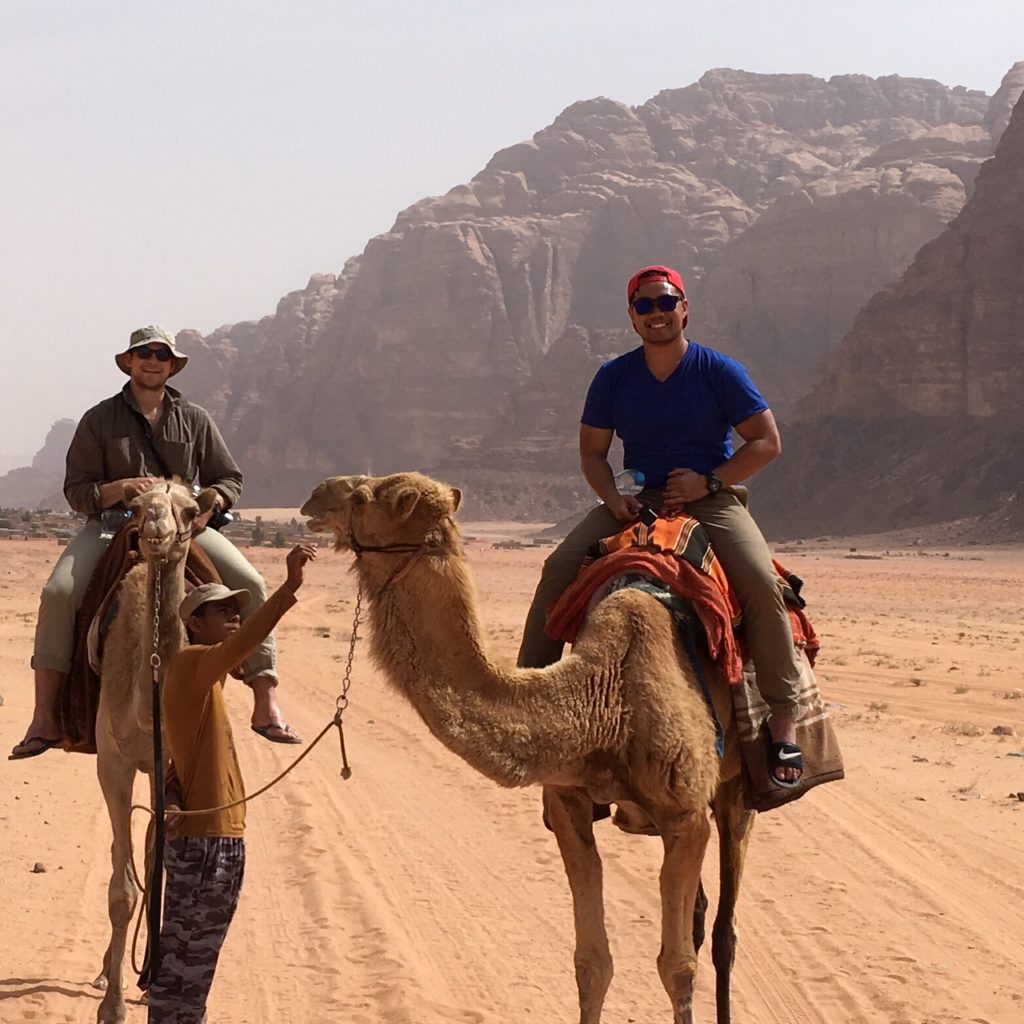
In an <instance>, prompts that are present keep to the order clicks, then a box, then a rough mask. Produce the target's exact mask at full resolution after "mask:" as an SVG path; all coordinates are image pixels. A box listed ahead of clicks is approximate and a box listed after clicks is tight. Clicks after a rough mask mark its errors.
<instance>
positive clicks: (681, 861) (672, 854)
mask: <svg viewBox="0 0 1024 1024" xmlns="http://www.w3.org/2000/svg"><path fill="white" fill-rule="evenodd" d="M652 817H654V820H655V822H656V823H657V825H658V829H659V831H660V832H661V835H662V840H663V842H664V844H665V860H664V862H663V863H662V866H661V951H660V952H659V953H658V973H659V974H660V975H661V982H662V984H663V985H664V986H665V991H666V992H668V996H669V999H671V1000H672V1013H673V1017H672V1020H673V1024H693V991H694V983H695V981H696V977H697V950H696V949H695V948H694V944H693V932H694V910H695V908H696V904H697V890H698V887H699V886H700V869H701V864H702V863H703V860H704V850H705V848H706V847H707V843H708V837H709V836H710V835H711V824H710V823H709V821H708V818H707V814H706V813H705V812H704V811H703V810H702V811H691V812H690V813H688V814H681V815H678V816H675V817H671V818H667V817H665V816H664V815H658V816H653V815H652Z"/></svg>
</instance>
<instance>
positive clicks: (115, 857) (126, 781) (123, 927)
mask: <svg viewBox="0 0 1024 1024" xmlns="http://www.w3.org/2000/svg"><path fill="white" fill-rule="evenodd" d="M96 767H97V773H98V775H99V779H100V787H101V788H102V790H103V798H104V799H105V800H106V802H107V812H108V813H109V815H110V825H111V830H112V832H113V842H112V843H111V846H110V860H111V868H112V870H111V874H110V885H109V887H108V889H107V910H108V912H109V915H110V945H109V946H108V947H107V952H106V955H105V956H104V958H103V964H104V971H105V974H106V978H107V986H106V989H107V990H106V994H105V995H104V996H103V1001H102V1002H101V1003H100V1006H99V1010H98V1011H97V1013H96V1020H97V1022H98V1024H124V1020H125V1014H126V1010H125V1004H124V978H123V977H122V974H121V971H122V966H123V963H124V950H125V945H126V942H127V938H128V929H129V927H130V925H131V920H132V914H133V913H134V911H135V904H136V901H137V899H138V892H137V890H136V888H135V882H134V881H133V879H132V876H131V868H130V866H129V863H128V862H129V859H130V857H131V840H132V837H131V803H132V789H133V784H134V781H135V767H134V765H132V766H126V765H124V764H122V763H120V762H117V761H115V762H114V763H111V759H110V758H109V757H106V756H104V754H103V752H100V754H99V756H98V757H97V759H96Z"/></svg>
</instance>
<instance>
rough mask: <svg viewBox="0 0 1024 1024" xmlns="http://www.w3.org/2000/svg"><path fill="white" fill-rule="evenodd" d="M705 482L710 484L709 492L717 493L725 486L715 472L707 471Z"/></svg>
mask: <svg viewBox="0 0 1024 1024" xmlns="http://www.w3.org/2000/svg"><path fill="white" fill-rule="evenodd" d="M704 483H706V484H707V485H708V494H717V493H718V492H719V491H720V490H721V489H722V488H723V487H724V486H725V484H723V483H722V481H721V480H719V479H718V477H717V476H715V474H714V473H705V474H704Z"/></svg>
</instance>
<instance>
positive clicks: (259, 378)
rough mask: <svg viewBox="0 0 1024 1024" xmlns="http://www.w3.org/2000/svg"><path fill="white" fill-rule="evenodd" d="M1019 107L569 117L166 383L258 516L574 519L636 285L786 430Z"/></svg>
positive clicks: (751, 103)
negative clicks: (722, 357) (379, 486)
mask: <svg viewBox="0 0 1024 1024" xmlns="http://www.w3.org/2000/svg"><path fill="white" fill-rule="evenodd" d="M1022 88H1024V63H1022V64H1019V65H1017V66H1016V67H1015V68H1014V69H1013V71H1011V73H1010V74H1009V75H1007V77H1006V79H1005V80H1004V82H1003V85H1002V87H1001V88H1000V90H999V91H998V92H997V94H996V95H995V96H994V97H992V98H991V99H990V98H989V97H987V96H986V95H984V94H983V93H981V92H977V91H971V90H967V89H963V88H960V87H957V88H948V87H946V86H944V85H941V84H940V83H938V82H933V81H926V80H920V79H905V78H900V77H897V76H889V77H885V78H878V79H872V78H868V77H866V76H859V75H843V76H836V77H834V78H831V79H829V80H827V81H826V80H824V79H819V78H815V77H812V76H808V75H755V74H749V73H746V72H742V71H732V70H716V71H710V72H708V73H707V74H706V75H704V76H703V77H702V78H701V79H700V81H699V82H696V83H694V84H692V85H689V86H687V87H685V88H681V89H671V90H666V91H664V92H661V93H659V94H658V95H657V96H655V97H653V98H652V99H650V100H648V101H647V102H646V103H644V104H641V105H640V106H637V107H630V106H627V105H625V104H622V103H618V102H615V101H613V100H609V99H604V98H599V99H593V100H586V101H583V102H580V103H576V104H573V105H572V106H570V107H569V108H567V109H566V110H565V111H563V112H562V113H561V114H560V115H559V116H558V117H557V118H556V119H555V120H554V122H553V123H552V124H551V125H549V126H548V127H546V128H544V129H543V130H541V131H539V132H538V133H537V134H536V135H534V137H533V138H532V139H530V140H528V141H526V142H521V143H518V144H516V145H514V146H511V147H509V148H508V149H504V150H502V151H500V152H499V153H497V154H496V155H495V156H494V157H493V158H492V159H491V161H490V162H489V163H488V164H487V166H486V167H485V168H483V169H482V170H481V171H480V173H479V174H477V175H476V176H475V177H474V178H473V180H472V181H470V182H468V183H466V184H464V185H459V186H456V187H455V188H453V189H452V190H451V191H450V192H448V193H447V194H446V195H444V196H440V197H433V198H428V199H424V200H422V201H421V202H419V203H417V204H415V205H414V206H412V207H410V208H409V209H407V210H404V211H403V212H401V213H400V214H399V215H398V217H397V219H396V221H395V224H394V225H393V227H392V229H391V230H390V231H389V232H386V233H385V234H383V235H380V236H377V237H376V238H373V239H371V240H370V241H369V242H368V244H367V246H366V248H365V250H364V252H363V253H362V254H361V255H360V256H358V257H356V258H354V259H352V260H350V261H349V262H348V263H347V264H346V265H345V266H344V268H343V269H342V271H341V272H340V273H339V274H337V275H334V274H323V275H317V276H315V277H313V278H312V279H311V280H310V282H309V284H308V285H307V287H306V288H305V289H303V290H300V291H296V292H293V293H291V294H290V295H287V296H285V298H283V299H282V300H281V301H280V303H279V304H278V307H277V310H276V311H275V313H274V314H273V315H272V316H268V317H265V318H264V319H262V320H260V321H258V322H247V323H240V324H234V325H228V326H225V327H222V328H220V329H219V330H217V331H215V332H214V333H213V334H211V335H209V336H207V337H205V338H204V337H201V336H200V335H198V334H197V333H195V332H191V331H183V332H182V333H181V334H180V335H179V342H180V344H181V345H182V346H183V347H184V348H185V350H186V351H188V352H189V353H190V354H191V355H192V363H191V365H190V367H189V370H188V371H187V378H183V380H182V386H183V387H184V388H185V390H186V393H187V394H188V395H189V397H191V398H193V399H194V400H196V401H198V402H200V403H201V404H203V405H205V406H206V407H207V408H209V409H210V411H211V412H212V413H213V414H214V416H215V417H216V418H217V421H218V423H219V424H220V425H221V427H222V429H223V431H224V433H225V435H226V436H227V439H228V441H229V443H230V445H231V448H232V450H233V452H234V454H235V456H236V458H237V459H238V461H239V462H240V464H241V465H242V466H243V467H244V469H245V472H246V479H247V484H246V496H245V500H246V501H247V502H248V503H250V504H253V505H278V504H290V503H294V502H296V501H298V500H299V498H301V497H302V496H303V494H304V492H305V491H306V489H307V488H308V487H309V485H310V484H311V483H312V482H314V481H316V480H317V479H319V478H320V477H322V476H323V475H325V474H328V473H345V472H366V471H372V472H388V471H392V470H395V469H403V468H418V469H422V470H424V471H427V472H433V473H435V474H437V475H442V476H445V477H447V478H450V479H452V480H453V482H456V483H459V484H460V485H461V486H463V487H464V488H465V489H466V491H467V493H468V495H469V502H468V505H467V513H468V514H473V515H481V514H483V515H486V514H495V515H524V516H536V517H545V516H557V515H560V514H561V513H562V512H565V511H567V510H568V509H569V508H571V507H574V506H577V505H578V504H579V503H580V502H581V501H586V500H589V498H588V492H587V491H586V488H585V486H584V485H583V484H582V482H581V481H580V479H579V473H578V470H577V467H576V456H575V434H576V425H577V421H578V414H579V409H580V407H581V404H582V398H583V393H584V390H585V388H586V384H587V382H588V380H589V378H590V376H591V375H592V373H593V372H594V370H595V369H596V367H597V366H598V365H599V364H600V362H601V361H602V360H603V359H606V358H608V357H609V356H611V355H614V354H617V353H618V352H622V351H624V350H626V349H627V348H629V347H631V346H632V344H633V336H632V335H631V333H630V331H629V325H628V320H627V317H626V314H625V295H624V294H623V290H624V282H625V281H626V279H627V278H628V276H629V275H630V274H631V273H632V272H633V270H635V269H636V267H638V266H640V265H642V264H644V263H648V262H669V263H671V264H673V265H675V266H677V267H679V269H680V270H681V271H682V272H683V274H684V277H685V278H686V280H687V284H688V289H687V290H688V294H689V297H690V299H691V306H692V313H691V318H690V328H689V332H688V333H689V334H690V335H691V336H692V337H694V338H696V339H697V340H700V341H704V342H706V343H709V344H712V345H714V346H716V347H718V348H720V349H722V350H724V351H726V352H728V353H729V354H732V355H735V356H737V357H739V358H741V359H742V360H743V361H744V362H746V363H747V365H748V366H749V367H750V368H751V370H752V372H753V374H754V376H755V378H756V379H757V380H758V382H759V384H761V385H762V387H763V389H764V390H765V392H766V393H767V394H768V396H769V398H770V400H771V402H772V405H773V407H774V408H775V409H776V410H777V411H779V412H780V413H782V414H785V415H789V414H790V413H792V412H793V411H794V410H795V409H796V406H797V402H798V400H799V399H800V398H801V396H803V395H804V394H805V393H806V392H807V391H808V390H809V389H810V387H811V386H812V385H813V384H814V383H815V382H816V381H817V380H818V379H820V375H821V372H822V367H823V365H824V364H825V362H826V360H827V359H828V357H829V356H830V355H831V354H832V353H833V352H834V351H835V349H836V346H837V345H838V344H839V342H840V340H841V339H842V338H843V336H844V335H845V334H846V333H847V331H848V330H849V328H850V325H851V323H852V322H853V318H854V315H855V314H856V312H857V310H859V309H860V308H861V307H862V306H863V304H864V303H865V302H866V301H867V299H868V298H869V297H870V296H871V295H873V294H874V293H875V292H877V291H878V290H879V289H880V288H882V287H884V286H885V285H886V284H887V283H888V282H890V281H891V280H893V279H894V278H895V277H897V276H898V275H899V273H900V272H902V271H903V270H904V269H905V268H906V266H907V265H908V264H909V263H910V261H911V259H912V258H913V256H914V254H915V253H916V252H917V250H918V249H919V248H920V247H921V245H923V244H924V243H925V242H927V241H928V240H930V239H932V238H934V237H935V236H936V235H937V234H938V233H939V232H940V231H941V230H942V229H943V227H944V226H945V225H946V223H947V222H948V221H949V220H950V219H951V218H953V217H955V216H956V215H957V213H958V212H959V211H960V209H961V208H962V206H963V204H964V202H965V201H966V200H967V199H968V197H970V196H971V195H972V193H973V190H974V187H975V179H976V176H977V174H978V169H979V167H980V166H981V165H982V163H983V162H984V161H985V160H986V159H987V158H988V157H989V156H990V155H991V153H992V150H993V146H994V144H995V141H996V139H997V137H998V135H999V133H1000V132H1001V131H1002V130H1003V128H1004V127H1005V124H1006V114H1007V111H1008V109H1009V106H1010V105H1012V102H1013V101H1014V100H1015V98H1016V96H1017V95H1019V94H1020V91H1021V89H1022ZM0 494H2V492H0Z"/></svg>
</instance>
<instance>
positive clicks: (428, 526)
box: [302, 473, 462, 551]
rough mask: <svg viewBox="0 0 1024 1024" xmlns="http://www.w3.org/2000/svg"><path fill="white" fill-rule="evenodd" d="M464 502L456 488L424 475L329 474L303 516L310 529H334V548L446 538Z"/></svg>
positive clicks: (356, 547) (449, 534)
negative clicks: (306, 517)
mask: <svg viewBox="0 0 1024 1024" xmlns="http://www.w3.org/2000/svg"><path fill="white" fill-rule="evenodd" d="M460 501H462V492H461V491H460V490H459V489H458V488H456V487H449V486H448V485H447V484H442V483H438V481H436V480H431V479H430V477H427V476H424V475H423V474H422V473H393V474H392V475H391V476H381V477H370V476H332V477H328V478H327V479H326V480H325V481H324V482H323V483H322V484H318V485H317V487H316V488H315V489H314V491H313V493H312V494H311V495H310V496H309V498H308V500H307V501H306V503H305V504H304V505H303V506H302V515H304V516H308V517H309V523H308V525H309V528H310V530H312V531H313V532H314V533H333V534H334V546H335V550H337V551H344V550H357V549H358V548H359V547H377V546H384V545H388V544H423V543H437V542H439V541H447V540H450V539H452V537H453V536H454V535H455V524H454V523H453V522H452V518H451V517H452V516H453V515H454V514H455V511H456V509H457V508H458V507H459V502H460Z"/></svg>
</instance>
